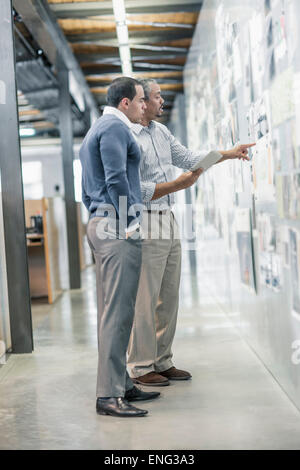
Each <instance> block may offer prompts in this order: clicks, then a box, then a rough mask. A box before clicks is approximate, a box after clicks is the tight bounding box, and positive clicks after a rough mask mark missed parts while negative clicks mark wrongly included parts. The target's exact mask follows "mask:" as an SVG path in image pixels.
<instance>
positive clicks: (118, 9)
mask: <svg viewBox="0 0 300 470" xmlns="http://www.w3.org/2000/svg"><path fill="white" fill-rule="evenodd" d="M112 3H113V9H114V15H115V20H116V23H125V22H126V11H125V4H124V0H112Z"/></svg>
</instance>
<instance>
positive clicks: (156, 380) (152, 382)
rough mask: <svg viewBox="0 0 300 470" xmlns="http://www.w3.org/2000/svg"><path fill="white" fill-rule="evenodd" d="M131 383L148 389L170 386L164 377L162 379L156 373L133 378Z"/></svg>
mask: <svg viewBox="0 0 300 470" xmlns="http://www.w3.org/2000/svg"><path fill="white" fill-rule="evenodd" d="M132 381H133V382H134V383H136V384H140V385H145V386H149V387H163V386H164V385H170V382H169V381H168V379H167V378H166V377H162V376H161V375H160V374H157V373H156V372H148V374H145V375H140V377H135V378H133V379H132Z"/></svg>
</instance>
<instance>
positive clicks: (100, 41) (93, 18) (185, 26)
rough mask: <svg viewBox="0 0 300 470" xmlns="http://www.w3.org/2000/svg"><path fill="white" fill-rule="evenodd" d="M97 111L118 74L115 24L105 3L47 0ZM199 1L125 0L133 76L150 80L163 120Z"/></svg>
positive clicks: (178, 82) (178, 88) (178, 87)
mask: <svg viewBox="0 0 300 470" xmlns="http://www.w3.org/2000/svg"><path fill="white" fill-rule="evenodd" d="M48 3H49V6H50V8H51V10H52V12H53V13H54V15H55V17H56V19H57V22H58V24H59V25H60V27H61V29H62V31H63V32H64V34H65V36H66V38H67V40H68V42H69V44H70V46H71V48H72V50H73V52H74V54H75V56H76V58H77V60H78V63H79V65H80V66H81V69H82V71H83V74H84V75H85V76H86V80H87V83H88V84H89V86H90V88H91V92H92V93H93V95H94V97H95V99H96V101H97V103H98V104H99V106H100V108H102V107H103V106H104V105H105V95H106V90H107V86H108V85H109V83H110V81H111V80H113V79H114V78H116V77H118V76H120V75H121V73H122V72H121V63H120V58H119V50H118V41H117V35H116V25H115V21H114V16H113V7H112V2H111V1H108V0H89V1H86V0H48ZM201 4H202V0H185V1H183V0H181V1H179V0H143V1H140V0H125V8H126V13H127V26H128V33H129V44H130V50H131V59H132V69H133V76H134V77H135V78H155V79H156V80H157V81H158V83H159V84H160V86H161V89H162V94H163V97H164V98H165V101H166V106H165V113H164V116H163V119H162V120H163V121H167V120H168V116H169V113H170V110H171V108H172V103H173V100H174V98H175V96H176V93H182V92H183V79H182V73H183V68H184V65H185V61H186V58H187V54H188V50H189V47H190V45H191V40H192V36H193V33H194V28H195V26H196V24H197V20H198V15H199V12H200V9H201Z"/></svg>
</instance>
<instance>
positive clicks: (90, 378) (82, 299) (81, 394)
mask: <svg viewBox="0 0 300 470" xmlns="http://www.w3.org/2000/svg"><path fill="white" fill-rule="evenodd" d="M185 269H187V265H186V264H185ZM202 274H203V273H202ZM198 276H199V282H198V285H200V286H201V287H202V289H201V291H200V292H198V291H197V285H195V283H192V282H191V279H190V276H189V272H188V270H187V271H184V272H183V282H182V287H181V307H180V313H179V320H178V329H177V334H176V338H175V343H174V348H173V350H174V360H175V364H176V366H177V367H180V368H183V369H187V370H189V371H191V372H192V375H193V379H192V380H191V381H188V382H181V383H180V382H179V383H172V385H171V386H169V387H163V388H162V389H161V390H160V391H161V392H162V396H161V398H160V399H158V400H155V401H153V402H149V403H145V404H144V408H145V409H148V410H149V415H148V416H147V417H146V418H135V419H117V418H112V417H109V416H99V415H97V414H96V412H95V380H96V364H97V338H96V303H95V300H96V298H95V291H94V283H95V279H94V269H93V267H91V268H88V269H87V270H86V271H85V272H84V273H83V287H82V289H80V290H78V291H73V292H72V293H71V292H65V293H64V294H63V295H62V296H61V298H60V299H59V300H58V301H57V302H56V303H55V304H54V305H53V306H49V305H47V304H44V305H43V304H41V305H38V304H35V305H34V306H33V322H34V342H35V351H34V353H33V354H25V355H11V356H10V357H9V358H8V360H7V362H6V364H4V365H2V366H0V430H1V431H0V449H36V450H38V449H119V450H121V449H124V450H131V449H173V450H178V449H183V450H184V449H300V412H299V411H298V410H297V409H296V408H295V406H294V405H293V404H292V403H291V401H290V400H289V399H288V397H287V396H286V395H285V393H284V392H283V391H282V390H281V388H280V387H279V385H278V384H277V383H276V381H275V380H274V379H273V377H272V376H271V375H270V374H269V372H268V371H267V370H266V369H265V367H264V366H263V365H262V363H261V362H260V361H259V359H258V358H257V357H256V356H255V354H254V353H253V352H252V351H251V350H250V349H249V347H248V346H247V344H246V343H245V342H244V341H243V340H242V339H241V338H240V337H239V334H238V332H237V331H236V330H235V328H234V327H233V326H232V324H231V323H230V322H229V321H228V319H227V317H226V316H225V315H224V314H223V313H222V311H220V309H219V307H218V306H217V305H216V303H215V302H214V299H213V298H211V296H210V295H209V294H208V293H206V289H205V284H204V282H201V273H199V274H198ZM198 299H199V300H198Z"/></svg>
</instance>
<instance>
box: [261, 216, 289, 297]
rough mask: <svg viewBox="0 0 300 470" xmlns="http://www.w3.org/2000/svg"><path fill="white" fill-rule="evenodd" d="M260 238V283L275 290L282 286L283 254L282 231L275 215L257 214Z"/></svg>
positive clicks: (277, 290)
mask: <svg viewBox="0 0 300 470" xmlns="http://www.w3.org/2000/svg"><path fill="white" fill-rule="evenodd" d="M257 232H258V240H259V276H260V284H261V285H262V286H265V287H268V288H269V289H272V290H273V291H275V292H279V291H280V289H281V287H282V261H283V260H282V256H281V250H282V247H281V242H280V238H279V237H280V231H278V227H276V220H275V217H274V216H271V215H270V214H267V213H259V214H258V215H257Z"/></svg>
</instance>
